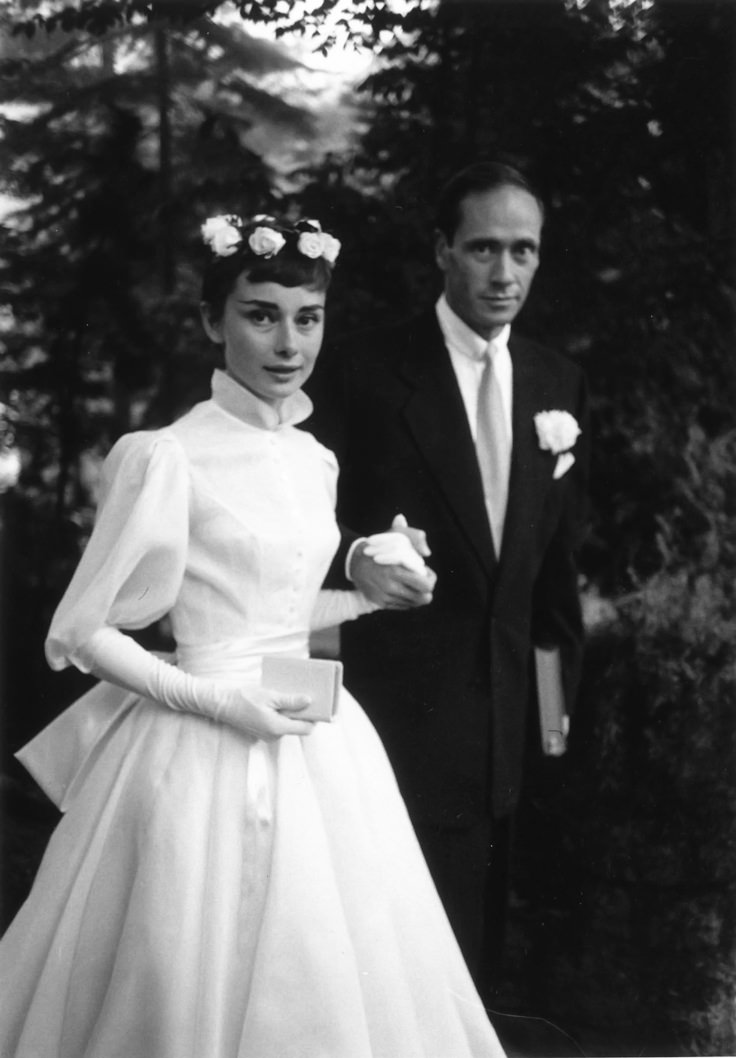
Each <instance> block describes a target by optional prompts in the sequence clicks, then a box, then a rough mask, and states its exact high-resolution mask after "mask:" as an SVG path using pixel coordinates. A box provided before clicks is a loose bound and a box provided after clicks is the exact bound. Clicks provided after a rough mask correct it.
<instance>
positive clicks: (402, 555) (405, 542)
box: [364, 514, 431, 574]
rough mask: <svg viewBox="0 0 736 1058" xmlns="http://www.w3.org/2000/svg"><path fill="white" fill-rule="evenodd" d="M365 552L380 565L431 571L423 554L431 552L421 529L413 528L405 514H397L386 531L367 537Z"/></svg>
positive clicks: (416, 571)
mask: <svg viewBox="0 0 736 1058" xmlns="http://www.w3.org/2000/svg"><path fill="white" fill-rule="evenodd" d="M364 554H366V555H369V556H370V557H371V558H372V559H373V561H374V562H377V563H378V564H379V565H380V566H403V567H404V568H405V569H409V570H412V572H414V573H421V574H424V573H430V570H429V569H428V567H427V565H426V563H425V562H424V559H423V558H422V555H424V556H429V555H430V554H431V552H430V550H429V547H428V546H427V537H426V535H425V533H424V532H423V530H421V529H411V528H410V527H409V526H408V524H407V521H406V518H405V517H404V515H403V514H397V515H396V517H395V518H394V520H393V522H392V523H391V529H390V531H389V532H386V533H374V534H373V536H369V537H367V543H366V546H365V549H364Z"/></svg>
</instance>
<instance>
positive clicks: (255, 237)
mask: <svg viewBox="0 0 736 1058" xmlns="http://www.w3.org/2000/svg"><path fill="white" fill-rule="evenodd" d="M285 242H286V239H285V238H284V237H283V235H282V234H281V232H280V231H274V229H273V228H261V227H259V228H256V229H255V231H252V232H251V233H250V235H249V236H248V245H249V246H250V248H251V250H252V251H253V253H255V254H258V256H259V257H273V256H274V254H277V253H278V252H279V250H280V249H281V248H282V246H283V245H284V243H285Z"/></svg>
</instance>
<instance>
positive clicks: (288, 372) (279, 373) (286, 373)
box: [264, 367, 300, 379]
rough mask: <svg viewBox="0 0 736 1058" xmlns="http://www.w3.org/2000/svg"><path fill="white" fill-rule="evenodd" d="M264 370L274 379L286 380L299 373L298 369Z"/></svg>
mask: <svg viewBox="0 0 736 1058" xmlns="http://www.w3.org/2000/svg"><path fill="white" fill-rule="evenodd" d="M264 370H266V371H268V373H269V375H272V376H273V377H274V378H283V379H287V378H293V376H294V375H296V374H297V373H298V372H299V370H300V368H298V367H267V368H265V369H264Z"/></svg>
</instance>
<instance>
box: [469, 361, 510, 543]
mask: <svg viewBox="0 0 736 1058" xmlns="http://www.w3.org/2000/svg"><path fill="white" fill-rule="evenodd" d="M493 361H494V356H493V345H492V343H491V345H489V347H488V350H487V352H486V355H485V361H484V364H483V374H482V375H481V380H480V388H479V390H478V410H477V419H476V439H475V448H476V452H477V455H478V466H479V467H480V476H481V478H482V480H483V495H484V497H485V501H486V511H487V512H488V521H489V523H490V526H491V535H492V537H493V544H494V546H495V548H496V554H497V555H499V554H500V553H501V539H502V537H503V523H504V518H505V517H506V502H507V499H508V492H509V466H510V461H511V438H510V436H509V431H508V428H507V426H506V418H505V416H504V408H503V400H502V397H501V386H500V384H499V381H498V377H497V375H496V372H495V370H494V363H493Z"/></svg>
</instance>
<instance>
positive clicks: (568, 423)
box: [534, 411, 580, 455]
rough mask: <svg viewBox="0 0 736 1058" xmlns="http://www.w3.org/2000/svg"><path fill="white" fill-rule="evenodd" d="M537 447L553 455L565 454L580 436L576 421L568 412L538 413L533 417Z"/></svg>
mask: <svg viewBox="0 0 736 1058" xmlns="http://www.w3.org/2000/svg"><path fill="white" fill-rule="evenodd" d="M534 425H535V426H536V428H537V438H538V439H539V447H540V448H543V449H544V450H545V451H547V452H552V454H553V455H559V453H560V452H567V451H568V450H569V449H570V448H572V446H573V445H574V444H575V442H576V441H577V439H578V437H579V436H580V427H579V426H578V422H577V419H576V418H575V416H574V415H571V414H570V412H569V411H540V412H538V413H537V414H536V415H535V416H534Z"/></svg>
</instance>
